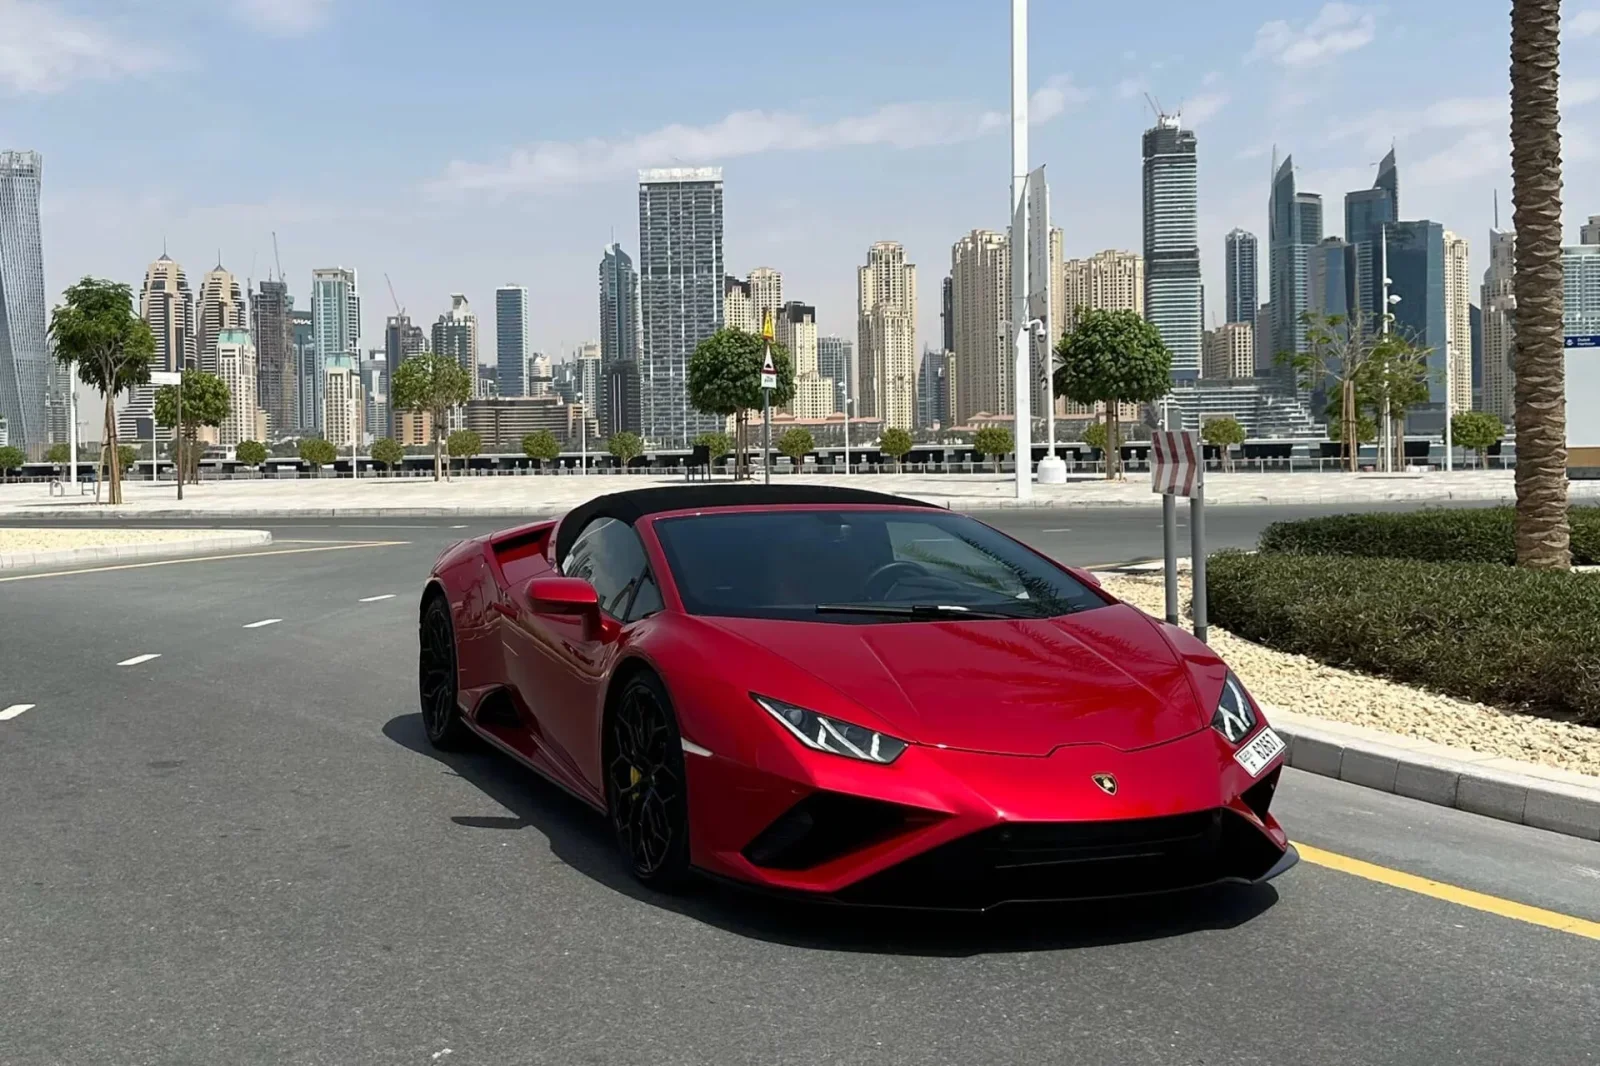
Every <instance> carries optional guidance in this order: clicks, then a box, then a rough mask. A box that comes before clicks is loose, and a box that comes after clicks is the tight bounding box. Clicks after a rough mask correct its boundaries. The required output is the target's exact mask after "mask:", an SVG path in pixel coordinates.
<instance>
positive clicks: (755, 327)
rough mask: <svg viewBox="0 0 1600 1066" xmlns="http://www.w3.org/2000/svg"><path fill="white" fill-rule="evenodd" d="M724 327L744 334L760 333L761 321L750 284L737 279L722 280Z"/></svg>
mask: <svg viewBox="0 0 1600 1066" xmlns="http://www.w3.org/2000/svg"><path fill="white" fill-rule="evenodd" d="M722 325H723V328H725V329H736V330H739V331H740V332H742V333H760V332H761V319H760V318H759V317H758V316H757V315H756V303H755V301H754V300H753V299H751V297H750V283H749V282H748V281H740V280H739V279H738V278H735V277H731V276H730V277H725V278H723V279H722Z"/></svg>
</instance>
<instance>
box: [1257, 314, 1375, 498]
mask: <svg viewBox="0 0 1600 1066" xmlns="http://www.w3.org/2000/svg"><path fill="white" fill-rule="evenodd" d="M1300 319H1301V321H1302V322H1304V323H1305V327H1306V351H1304V352H1298V353H1297V352H1280V353H1278V355H1277V356H1276V358H1275V361H1276V362H1277V363H1278V365H1279V366H1286V367H1288V368H1290V369H1291V370H1293V371H1294V375H1295V380H1296V382H1297V383H1298V384H1299V385H1300V387H1301V388H1303V389H1306V390H1308V391H1309V390H1312V389H1320V388H1323V387H1324V386H1329V392H1330V393H1331V394H1333V396H1334V397H1335V398H1334V399H1330V400H1329V402H1328V421H1329V425H1330V426H1331V425H1332V424H1333V423H1334V422H1338V423H1339V424H1340V425H1341V426H1348V425H1349V424H1351V423H1353V422H1355V421H1356V420H1357V419H1358V418H1359V417H1360V408H1361V405H1360V399H1359V395H1358V390H1359V387H1360V383H1361V381H1362V380H1363V377H1364V376H1370V373H1371V372H1370V370H1369V369H1368V368H1369V366H1370V365H1371V364H1374V363H1377V362H1379V361H1382V360H1386V359H1389V358H1390V357H1391V356H1392V354H1393V351H1394V349H1395V348H1396V347H1397V346H1400V342H1399V338H1398V337H1395V336H1394V335H1392V334H1386V333H1384V332H1383V331H1381V330H1380V329H1379V328H1378V322H1377V321H1376V320H1375V319H1374V318H1373V317H1372V316H1370V315H1368V314H1367V313H1366V312H1364V311H1360V310H1357V311H1355V312H1354V313H1352V314H1350V315H1319V314H1317V313H1315V312H1313V311H1307V312H1306V313H1305V314H1303V315H1301V316H1300ZM1349 435H1350V434H1349V433H1348V432H1346V431H1341V432H1340V433H1339V435H1338V436H1336V437H1334V439H1335V440H1345V439H1347V438H1348V437H1349ZM1359 451H1360V449H1359V448H1346V449H1344V453H1345V468H1346V469H1347V470H1352V471H1353V470H1355V468H1356V461H1357V458H1358V456H1357V453H1358V452H1359Z"/></svg>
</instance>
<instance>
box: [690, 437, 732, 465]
mask: <svg viewBox="0 0 1600 1066" xmlns="http://www.w3.org/2000/svg"><path fill="white" fill-rule="evenodd" d="M694 446H695V447H696V448H701V447H703V448H705V449H706V451H708V452H710V453H711V461H712V462H713V463H714V462H716V461H717V460H718V459H721V458H722V457H723V456H724V455H727V454H728V453H729V452H731V451H733V441H732V440H730V439H729V438H728V435H727V434H726V433H702V434H700V435H699V436H698V437H696V438H695V439H694Z"/></svg>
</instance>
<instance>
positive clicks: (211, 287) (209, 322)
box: [194, 263, 250, 374]
mask: <svg viewBox="0 0 1600 1066" xmlns="http://www.w3.org/2000/svg"><path fill="white" fill-rule="evenodd" d="M194 318H195V329H196V330H197V341H198V343H197V348H198V350H199V359H200V369H201V370H204V371H207V372H209V373H212V374H215V373H216V372H217V338H218V337H219V336H221V334H222V331H223V330H225V329H231V330H239V329H248V328H249V325H250V316H249V312H248V310H247V309H246V307H245V302H244V289H243V288H241V287H240V286H239V279H238V278H236V277H234V276H233V273H232V272H231V271H229V270H226V269H224V268H223V266H222V264H221V263H218V264H217V265H216V266H215V267H213V268H212V269H211V270H210V271H209V272H207V274H206V276H205V277H204V278H201V279H200V298H199V300H197V301H196V303H195V312H194Z"/></svg>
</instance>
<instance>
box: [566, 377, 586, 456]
mask: <svg viewBox="0 0 1600 1066" xmlns="http://www.w3.org/2000/svg"><path fill="white" fill-rule="evenodd" d="M573 398H574V399H576V400H577V401H578V473H579V474H581V475H583V476H588V473H589V414H588V408H587V407H585V406H584V402H583V393H582V392H576V393H574V394H573ZM567 439H568V440H571V439H572V438H571V437H568V438H567Z"/></svg>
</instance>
